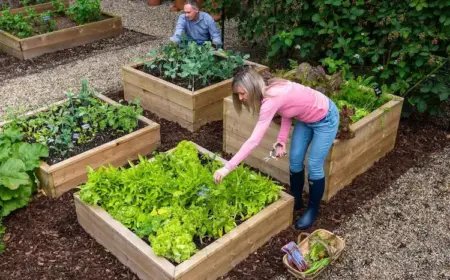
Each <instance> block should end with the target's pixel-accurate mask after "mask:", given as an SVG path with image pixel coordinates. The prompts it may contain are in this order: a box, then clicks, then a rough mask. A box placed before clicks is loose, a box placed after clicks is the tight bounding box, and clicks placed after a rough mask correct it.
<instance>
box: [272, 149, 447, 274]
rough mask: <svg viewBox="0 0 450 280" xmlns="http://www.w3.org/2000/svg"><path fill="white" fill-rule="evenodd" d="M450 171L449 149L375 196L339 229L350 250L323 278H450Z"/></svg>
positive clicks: (326, 271)
mask: <svg viewBox="0 0 450 280" xmlns="http://www.w3.org/2000/svg"><path fill="white" fill-rule="evenodd" d="M449 171H450V148H446V149H444V150H443V151H441V152H439V153H436V154H434V155H433V156H432V157H431V159H430V162H429V163H428V164H427V165H426V166H424V167H420V168H417V167H416V168H411V169H410V170H409V171H408V172H407V173H405V174H404V175H403V176H402V177H400V178H399V179H398V180H397V181H396V183H395V184H393V185H391V186H390V187H389V189H388V191H386V192H384V193H383V194H381V195H379V196H377V197H374V198H373V199H372V200H371V201H370V203H368V204H367V205H365V206H364V208H363V209H360V211H359V212H358V213H356V214H355V215H353V217H352V218H351V219H350V220H348V221H347V222H345V223H344V224H342V225H341V226H340V227H339V228H338V229H337V230H336V231H335V232H336V233H337V234H339V235H340V236H342V237H343V238H344V239H345V240H346V248H345V251H344V252H343V254H342V255H341V257H340V258H339V260H338V261H336V262H335V263H334V264H333V266H332V267H330V268H329V269H328V270H325V271H324V272H323V273H322V275H321V277H319V278H318V279H330V280H333V279H336V280H337V279H339V280H343V279H391V280H395V279H399V280H400V279H414V280H419V279H424V280H425V279H435V280H438V279H442V280H444V279H450V172H449ZM382 180H383V179H382V178H380V184H382ZM294 279H295V278H294V277H292V276H290V275H289V274H287V273H286V274H285V275H280V276H277V277H274V278H273V280H294Z"/></svg>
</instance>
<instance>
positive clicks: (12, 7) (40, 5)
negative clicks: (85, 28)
mask: <svg viewBox="0 0 450 280" xmlns="http://www.w3.org/2000/svg"><path fill="white" fill-rule="evenodd" d="M61 2H62V3H63V4H64V5H65V6H66V7H68V6H69V0H61ZM28 8H32V9H33V10H34V11H35V12H36V13H42V12H45V11H48V10H52V9H53V3H52V0H30V1H27V0H0V10H7V9H9V12H10V13H11V14H13V15H15V14H18V13H26V10H27V9H28ZM1 14H2V12H1V11H0V15H1Z"/></svg>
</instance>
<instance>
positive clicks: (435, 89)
mask: <svg viewBox="0 0 450 280" xmlns="http://www.w3.org/2000/svg"><path fill="white" fill-rule="evenodd" d="M224 1H225V2H227V1H230V0H223V1H215V2H218V5H220V4H221V3H222V2H224ZM225 2H224V3H225ZM238 21H239V32H240V34H241V36H243V37H245V38H247V39H250V40H252V39H267V40H268V42H269V49H270V51H269V56H270V57H271V58H273V59H274V60H276V61H279V60H280V57H285V58H302V59H303V60H305V61H313V60H316V61H317V60H318V59H320V58H323V57H325V56H328V57H331V58H333V59H336V60H339V59H342V60H344V61H345V62H347V63H349V64H351V65H352V67H353V68H354V69H356V70H358V71H359V72H361V71H362V72H364V73H366V74H369V75H375V78H376V82H378V83H385V84H387V85H389V87H390V89H391V90H392V91H394V93H395V94H397V95H403V96H406V97H409V102H410V103H411V104H412V105H413V106H415V107H416V108H417V110H418V111H420V112H425V111H427V112H429V113H432V114H438V113H439V104H440V103H441V101H444V100H447V99H448V97H449V94H450V84H449V83H450V82H449V80H450V79H448V75H449V71H448V68H444V69H443V68H441V67H442V66H443V65H444V64H446V65H448V64H449V62H448V60H449V59H448V56H449V51H450V47H449V45H448V41H449V37H450V2H449V1H447V0H436V1H427V0H411V1H388V0H366V1H364V0H353V1H349V0H318V1H300V0H283V1H271V0H259V1H255V0H245V1H242V4H241V9H240V13H239V14H238ZM445 67H446V66H445Z"/></svg>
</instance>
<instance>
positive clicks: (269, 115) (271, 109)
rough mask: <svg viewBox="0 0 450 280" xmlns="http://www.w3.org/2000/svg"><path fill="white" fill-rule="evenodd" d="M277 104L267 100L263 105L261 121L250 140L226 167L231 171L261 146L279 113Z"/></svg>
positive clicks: (260, 115)
mask: <svg viewBox="0 0 450 280" xmlns="http://www.w3.org/2000/svg"><path fill="white" fill-rule="evenodd" d="M277 109H278V108H277V107H276V103H275V102H274V101H272V100H270V99H269V100H266V101H265V102H264V103H263V104H262V105H261V109H260V113H259V120H258V122H257V123H256V126H255V128H254V129H253V132H252V135H251V136H250V138H249V139H248V140H247V141H245V143H244V144H243V145H242V147H241V148H240V149H239V151H238V152H237V153H236V155H234V157H233V158H232V159H231V160H230V161H228V163H227V164H226V165H225V166H226V167H227V168H228V169H229V170H230V171H231V170H233V169H234V168H236V166H238V165H239V164H240V163H241V162H242V161H243V160H244V159H245V158H247V157H248V156H249V155H250V153H251V152H252V151H253V150H254V149H255V148H256V147H257V146H258V145H259V143H260V142H261V139H262V138H263V136H264V134H265V133H266V131H267V129H268V128H269V126H270V123H271V122H272V119H273V117H274V115H275V113H276V112H277Z"/></svg>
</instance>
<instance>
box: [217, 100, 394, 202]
mask: <svg viewBox="0 0 450 280" xmlns="http://www.w3.org/2000/svg"><path fill="white" fill-rule="evenodd" d="M402 106H403V98H401V97H397V96H393V99H392V100H391V101H389V102H388V103H386V104H384V105H383V106H382V107H380V108H379V109H377V110H375V111H373V112H372V113H371V114H369V115H367V116H366V117H364V118H362V119H361V120H359V121H358V122H356V123H354V124H352V125H351V129H352V130H353V131H354V132H355V137H354V138H352V139H349V140H340V139H336V140H334V143H333V146H332V147H331V150H330V152H329V154H328V156H327V158H326V161H325V166H324V169H325V176H326V186H325V193H324V195H323V198H322V199H323V200H329V199H330V198H331V197H332V196H333V195H335V194H336V193H337V192H338V191H339V190H340V189H342V188H344V187H345V186H346V185H348V184H349V183H351V182H352V181H353V179H355V177H356V176H358V175H359V174H361V173H363V172H365V171H366V170H367V169H369V168H370V167H371V166H372V165H373V164H374V163H375V162H376V161H378V160H379V159H380V158H382V157H383V156H385V155H386V154H387V153H388V152H389V151H391V150H392V149H393V148H394V145H395V140H396V138H397V129H398V125H399V122H400V116H401V111H402ZM257 118H258V116H253V115H252V114H251V113H249V112H247V111H246V110H242V113H241V115H238V114H237V113H236V111H235V109H234V107H233V101H232V99H231V98H230V97H228V98H226V99H225V100H224V133H223V150H224V151H225V152H227V153H232V154H235V153H236V152H237V151H238V150H239V148H240V147H241V146H242V145H243V144H244V142H245V141H246V140H247V139H248V137H250V135H251V133H252V131H253V128H254V127H255V125H256V122H257ZM279 128H280V125H278V124H276V123H272V124H271V125H270V127H269V129H268V130H267V133H266V135H265V136H264V138H263V140H262V142H261V144H260V145H259V146H258V147H257V148H256V149H255V150H254V151H253V152H252V154H251V155H250V156H249V157H248V158H247V159H246V160H245V163H247V164H248V165H250V166H252V167H255V168H258V169H259V170H261V171H262V172H265V173H267V174H269V175H271V176H272V177H273V178H275V179H277V180H279V181H281V182H283V183H289V148H290V143H289V141H288V143H287V146H288V147H287V151H288V156H287V157H286V158H284V159H283V160H279V161H276V160H270V161H269V162H265V161H264V160H263V158H264V157H266V156H267V155H268V154H269V151H270V150H271V149H272V145H273V143H275V142H276V139H277V136H278V132H279ZM291 133H292V129H291ZM289 139H290V138H289ZM306 158H307V157H306ZM306 158H305V162H306ZM306 181H307V180H306ZM305 184H307V182H305ZM305 190H306V191H307V190H308V188H305Z"/></svg>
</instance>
